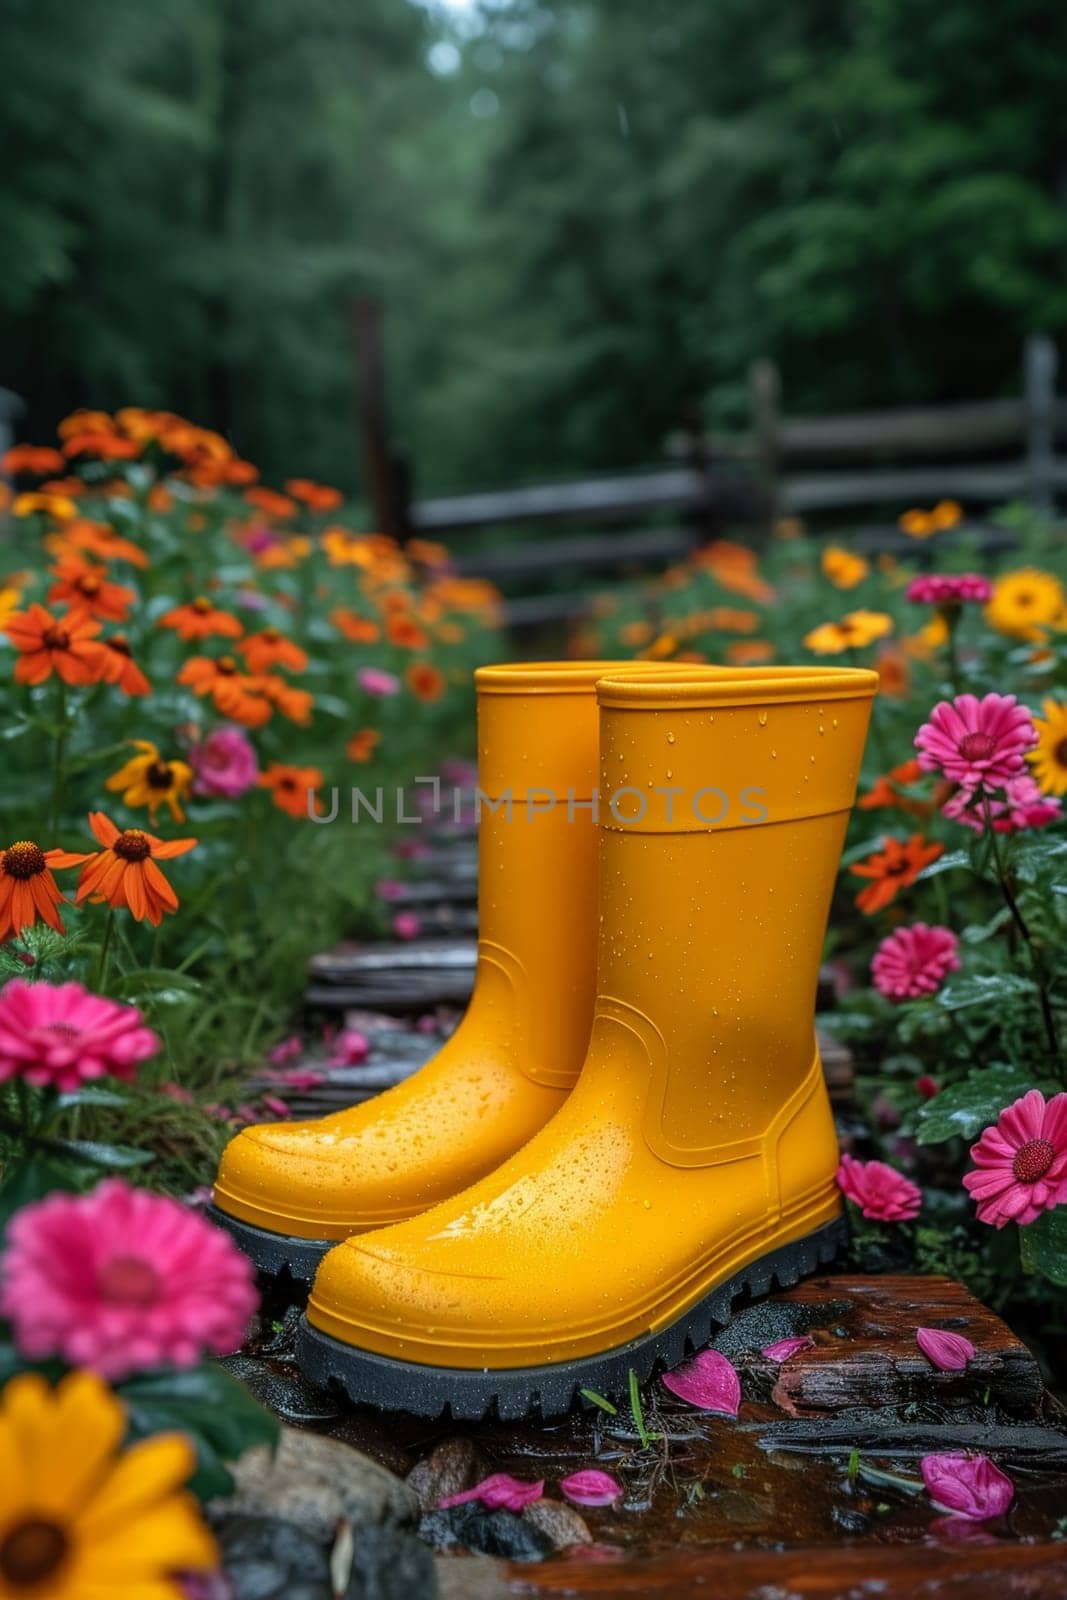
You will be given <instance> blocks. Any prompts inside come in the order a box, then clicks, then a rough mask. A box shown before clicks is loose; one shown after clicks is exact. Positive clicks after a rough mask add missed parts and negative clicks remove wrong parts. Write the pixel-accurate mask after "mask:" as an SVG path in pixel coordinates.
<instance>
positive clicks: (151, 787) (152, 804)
mask: <svg viewBox="0 0 1067 1600" xmlns="http://www.w3.org/2000/svg"><path fill="white" fill-rule="evenodd" d="M130 743H131V744H132V745H133V748H134V749H135V750H136V751H137V754H136V755H135V756H131V757H130V759H129V761H127V762H125V763H124V764H123V766H121V767H120V768H119V770H118V771H117V772H113V773H112V774H111V776H110V778H108V780H107V784H106V787H107V788H108V789H110V790H111V792H112V794H119V795H121V796H122V803H123V805H126V806H147V808H148V816H149V820H150V821H151V822H154V821H155V820H156V812H157V811H158V810H159V808H160V806H166V807H167V809H168V810H169V811H170V814H171V816H172V817H173V818H174V821H175V822H184V821H185V812H184V811H183V810H182V801H183V800H184V799H185V797H186V796H187V795H188V793H189V789H190V786H191V784H192V781H193V769H192V767H190V766H189V764H188V762H186V761H164V759H163V757H162V756H161V755H160V753H159V749H158V747H157V746H156V745H154V744H153V743H152V741H151V740H150V739H131V740H130Z"/></svg>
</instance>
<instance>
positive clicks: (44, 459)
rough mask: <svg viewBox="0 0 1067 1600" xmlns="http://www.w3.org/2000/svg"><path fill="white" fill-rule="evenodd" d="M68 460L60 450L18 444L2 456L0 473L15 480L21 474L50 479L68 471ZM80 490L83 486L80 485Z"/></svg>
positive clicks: (37, 445) (47, 446)
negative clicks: (54, 475)
mask: <svg viewBox="0 0 1067 1600" xmlns="http://www.w3.org/2000/svg"><path fill="white" fill-rule="evenodd" d="M66 465H67V463H66V460H65V458H64V457H63V456H61V455H60V453H59V451H58V450H53V449H52V448H51V447H50V446H49V445H46V444H16V445H14V446H13V447H12V448H11V449H10V450H5V451H4V454H3V455H2V456H0V471H3V472H6V473H7V474H8V475H9V476H10V477H12V478H15V477H17V476H18V475H19V473H20V472H25V473H28V474H29V475H30V476H31V477H34V478H48V477H51V476H52V474H53V473H56V472H63V471H65V469H66ZM78 487H79V488H81V487H82V485H81V484H80V483H79V485H78Z"/></svg>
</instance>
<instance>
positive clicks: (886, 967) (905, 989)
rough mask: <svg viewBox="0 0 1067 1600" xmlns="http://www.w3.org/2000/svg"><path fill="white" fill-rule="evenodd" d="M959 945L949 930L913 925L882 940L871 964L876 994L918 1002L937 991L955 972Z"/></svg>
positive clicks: (957, 967) (919, 924)
mask: <svg viewBox="0 0 1067 1600" xmlns="http://www.w3.org/2000/svg"><path fill="white" fill-rule="evenodd" d="M959 948H960V942H959V940H958V939H957V937H956V935H955V934H954V933H953V932H952V930H951V928H939V927H928V926H927V924H926V923H925V922H916V923H914V924H913V925H912V926H911V927H910V928H898V929H897V930H896V932H895V933H891V934H890V935H889V937H888V939H883V940H882V942H881V944H880V945H879V946H878V949H877V950H876V951H875V953H874V960H873V961H872V962H871V977H872V979H873V980H874V987H875V988H876V989H877V990H878V992H879V994H884V995H885V996H886V998H887V999H889V1000H918V999H920V998H921V997H922V996H923V995H924V994H933V993H934V991H935V990H936V989H939V988H940V987H941V985H942V983H943V982H944V980H945V979H946V978H947V976H948V974H949V973H950V972H957V971H958V970H959V965H960V958H959Z"/></svg>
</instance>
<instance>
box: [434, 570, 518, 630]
mask: <svg viewBox="0 0 1067 1600" xmlns="http://www.w3.org/2000/svg"><path fill="white" fill-rule="evenodd" d="M426 598H427V599H429V600H436V601H438V602H439V603H440V604H441V605H443V606H446V607H447V608H448V609H449V610H450V611H462V612H465V613H466V614H467V615H470V616H478V615H482V616H484V617H485V618H486V619H487V620H493V619H495V618H497V617H498V616H499V615H500V610H501V605H502V603H503V597H502V596H501V593H500V590H499V589H498V588H497V587H496V585H495V584H494V583H490V582H489V581H488V579H487V578H457V577H454V576H453V575H452V574H447V575H445V576H444V577H441V578H435V579H434V581H433V583H432V584H430V586H429V588H428V589H427V591H426Z"/></svg>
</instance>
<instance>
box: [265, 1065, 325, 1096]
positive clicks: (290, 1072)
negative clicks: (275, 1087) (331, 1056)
mask: <svg viewBox="0 0 1067 1600" xmlns="http://www.w3.org/2000/svg"><path fill="white" fill-rule="evenodd" d="M267 1077H268V1078H270V1079H271V1081H272V1082H274V1083H280V1084H283V1085H284V1086H285V1088H286V1089H295V1090H297V1091H298V1092H299V1091H300V1090H301V1089H317V1088H318V1086H319V1084H320V1083H323V1082H324V1081H325V1080H324V1078H323V1075H322V1073H321V1072H316V1071H315V1069H314V1068H313V1067H277V1068H275V1069H274V1070H273V1071H272V1072H268V1073H267Z"/></svg>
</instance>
